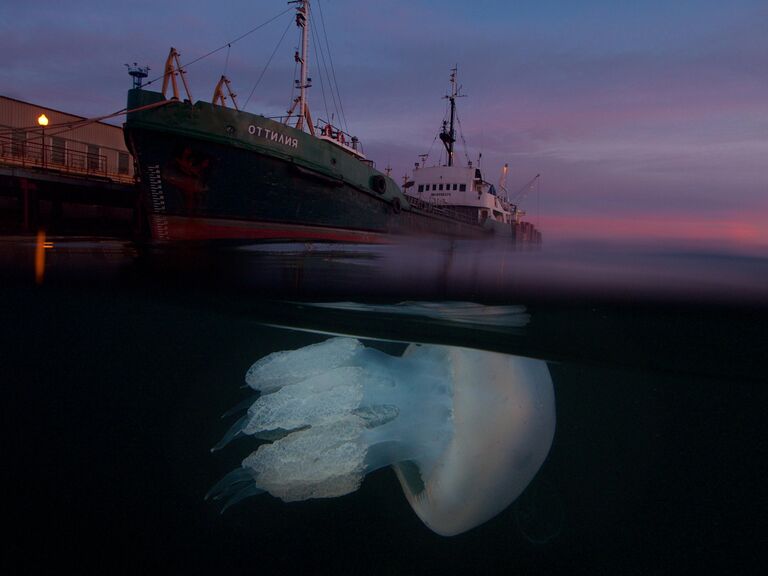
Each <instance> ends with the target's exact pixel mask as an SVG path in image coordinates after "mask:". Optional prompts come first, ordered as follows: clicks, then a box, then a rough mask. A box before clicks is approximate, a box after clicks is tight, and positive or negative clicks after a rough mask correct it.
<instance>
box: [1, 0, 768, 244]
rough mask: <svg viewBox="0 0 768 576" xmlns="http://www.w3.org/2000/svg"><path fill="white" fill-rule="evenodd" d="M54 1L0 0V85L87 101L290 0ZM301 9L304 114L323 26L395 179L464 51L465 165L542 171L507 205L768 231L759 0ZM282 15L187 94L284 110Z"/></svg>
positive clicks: (580, 217) (351, 102) (697, 229)
mask: <svg viewBox="0 0 768 576" xmlns="http://www.w3.org/2000/svg"><path fill="white" fill-rule="evenodd" d="M61 6H62V4H61V3H59V2H55V1H51V0H36V1H35V2H29V1H19V0H4V1H3V2H2V3H1V4H0V54H3V59H2V63H1V64H0V94H3V95H6V96H10V97H14V98H18V99H21V100H25V101H29V102H34V103H37V104H41V105H45V106H50V107H52V108H57V109H60V110H64V111H67V112H73V113H76V114H80V115H83V116H87V117H92V116H99V115H103V114H107V113H110V112H113V111H116V110H119V109H121V108H123V107H124V105H125V104H124V102H125V93H126V90H127V89H128V88H129V87H130V78H129V76H128V75H127V70H126V68H125V66H124V64H126V63H133V62H138V63H139V64H144V65H149V66H150V67H151V71H150V78H153V77H155V76H157V74H158V73H159V72H161V71H162V68H163V64H164V61H165V58H166V56H167V54H168V50H169V47H170V46H174V47H176V48H177V49H178V50H179V52H180V53H181V60H182V63H186V62H191V61H192V60H194V59H196V58H198V57H199V56H202V55H204V54H207V53H208V52H210V51H212V50H214V49H216V48H219V47H222V46H226V44H227V43H228V42H230V41H232V40H233V39H235V38H237V37H239V36H241V35H242V34H244V33H245V32H248V31H250V30H252V29H254V28H256V27H257V26H259V25H260V24H262V23H264V22H266V21H268V20H270V19H271V18H273V17H275V16H277V15H278V14H280V13H281V12H283V11H285V10H286V9H288V8H289V6H288V5H287V3H286V2H284V1H283V0H261V1H258V2H254V1H253V0H251V1H245V0H236V1H226V0H221V1H219V2H210V1H202V0H188V1H186V2H168V1H163V0H154V1H151V2H150V1H146V0H133V1H131V2H125V3H121V4H119V5H118V4H117V3H111V2H103V1H101V2H95V1H85V0H72V1H70V2H68V3H66V10H63V9H62V7H61ZM312 6H313V22H315V24H317V23H322V21H324V22H325V31H326V35H323V30H322V27H321V26H317V25H315V26H314V27H313V30H314V31H315V32H316V37H315V39H314V42H313V44H312V45H310V52H311V54H312V55H311V57H310V58H311V64H312V66H313V70H312V72H311V73H310V75H311V76H312V77H313V87H312V89H311V91H310V96H309V101H310V105H311V107H312V110H313V112H314V116H315V117H322V118H327V116H328V115H330V114H332V113H333V114H334V115H335V116H336V117H338V113H336V112H334V106H333V100H332V99H331V96H330V88H329V85H328V77H330V76H333V74H325V73H324V69H323V68H324V67H323V65H322V61H318V59H316V56H317V54H318V51H317V49H316V48H317V44H316V43H320V45H321V46H322V45H324V44H325V42H326V41H327V45H328V46H329V47H330V54H331V57H332V60H333V71H334V72H335V78H336V84H337V85H338V88H339V93H340V97H341V103H342V105H341V108H342V109H343V112H344V118H345V119H346V126H347V127H348V129H349V131H350V132H351V133H352V134H355V135H357V136H358V137H359V138H360V140H361V141H362V143H363V146H364V148H365V152H366V154H367V155H368V156H369V157H370V158H371V159H373V160H375V161H376V163H377V166H378V167H379V168H380V169H383V168H385V167H386V166H390V167H391V168H392V176H393V177H394V178H395V179H396V180H397V181H398V182H399V181H401V179H402V178H401V177H402V176H403V175H404V174H406V173H407V172H409V171H410V170H411V169H412V167H413V165H414V163H415V162H416V161H418V155H419V154H424V153H427V152H429V153H430V157H429V160H428V161H427V164H432V163H438V162H440V142H439V140H438V141H435V136H436V134H437V132H438V131H439V129H440V125H441V122H442V120H443V118H444V116H445V112H446V100H445V99H443V96H444V95H445V94H446V93H447V91H448V89H449V84H448V78H449V73H450V69H451V68H452V67H453V66H457V67H458V71H459V82H460V84H461V85H462V86H463V88H462V92H463V93H464V94H466V96H467V97H466V98H462V99H459V100H458V106H459V118H460V121H461V128H462V134H463V139H460V140H459V143H458V148H457V157H458V159H459V160H460V161H461V162H465V161H466V160H467V158H469V159H471V160H472V161H473V162H475V163H477V161H478V158H479V155H480V154H482V159H481V161H480V162H481V167H482V169H483V172H484V176H485V178H486V179H487V180H488V181H491V182H494V183H497V182H498V179H499V176H500V174H501V167H502V166H503V164H504V163H505V162H507V163H509V166H510V173H509V177H508V180H507V187H508V189H509V190H510V191H511V192H512V193H515V192H517V191H518V190H520V189H521V187H523V186H524V184H525V183H526V182H528V181H529V180H530V179H531V178H532V177H533V176H535V175H536V174H541V178H540V180H539V185H538V187H537V188H534V189H533V191H532V192H531V193H529V194H527V195H526V196H525V197H524V198H520V203H521V206H522V207H523V208H524V209H526V210H527V212H528V217H529V219H531V220H532V221H534V222H535V223H537V224H539V226H540V227H541V228H542V230H543V231H544V234H545V237H558V236H573V235H576V236H579V235H581V236H591V235H600V234H603V235H606V236H608V237H622V236H636V235H643V234H651V235H654V236H655V237H661V238H663V237H669V238H676V239H680V238H682V239H698V238H704V239H707V238H718V237H719V238H720V239H724V240H727V241H728V242H732V243H736V244H756V245H761V246H765V247H768V170H766V167H768V33H766V31H767V30H768V2H766V0H732V1H730V2H727V3H726V2H722V1H720V0H718V1H712V0H696V1H693V0H675V1H673V2H672V1H669V0H664V1H658V0H644V1H643V2H638V1H625V0H610V1H608V0H581V1H580V0H569V1H565V0H559V1H555V0H530V1H529V0H521V1H514V0H506V1H502V0H474V1H472V2H467V1H463V2H459V1H458V0H440V1H438V0H390V1H379V2H374V1H365V0H315V1H314V2H313V3H312ZM321 9H322V21H321V20H320V18H319V15H320V10H321ZM292 18H293V16H292V11H291V10H289V11H287V12H285V13H284V14H283V15H282V16H280V17H279V18H277V19H275V20H274V21H273V22H271V23H270V24H267V25H265V26H264V27H262V28H259V29H258V30H256V31H255V32H253V33H251V34H250V35H248V36H246V37H245V38H243V39H241V40H239V41H237V42H235V43H232V44H231V45H230V47H229V48H224V49H222V50H220V51H218V52H216V53H215V54H213V55H211V56H209V57H208V58H205V59H203V60H201V61H199V62H196V63H194V64H192V65H190V67H189V73H188V79H189V81H190V86H191V92H192V95H193V97H194V99H204V100H210V99H211V96H212V93H213V89H214V86H215V84H216V82H217V81H218V78H219V76H220V75H221V74H222V73H225V72H226V74H227V76H228V77H229V78H230V79H231V81H232V85H233V87H234V89H235V91H236V92H237V93H238V99H239V102H240V104H241V105H242V104H244V102H245V100H246V99H247V98H248V95H249V93H250V92H251V90H252V89H253V88H254V84H255V83H256V81H257V79H258V78H259V76H262V79H261V81H260V82H259V84H258V86H256V88H255V90H254V92H253V96H252V97H251V98H250V100H249V101H248V106H247V108H246V109H247V110H248V111H251V112H255V113H264V114H266V115H270V114H280V113H283V112H284V111H285V110H287V108H288V106H289V105H290V99H291V94H292V83H293V78H294V62H293V51H294V50H295V49H296V47H297V46H298V30H297V29H296V27H295V26H293V25H292V24H291V22H292ZM283 34H285V36H283ZM281 37H283V40H282V42H281V43H280V44H279V47H278V48H277V51H276V52H275V53H274V54H275V55H274V58H273V59H272V61H271V63H270V65H269V67H267V68H266V71H265V66H266V64H267V62H268V60H269V58H270V55H271V54H272V53H273V50H275V48H276V46H278V42H279V40H280V38H281ZM325 58H327V56H325ZM327 64H328V61H327V60H326V67H328V66H327ZM158 85H159V82H157V83H155V84H154V85H151V86H150V87H149V89H154V87H155V86H158ZM158 89H159V88H158ZM323 91H325V101H328V102H329V105H328V106H327V107H326V105H325V103H324V98H323ZM326 108H327V109H328V111H327V112H326ZM336 108H338V106H337V107H336ZM463 142H466V146H464V145H463Z"/></svg>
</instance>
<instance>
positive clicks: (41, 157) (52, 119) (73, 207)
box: [0, 96, 139, 233]
mask: <svg viewBox="0 0 768 576" xmlns="http://www.w3.org/2000/svg"><path fill="white" fill-rule="evenodd" d="M138 199H139V191H138V185H137V180H136V177H135V175H134V169H133V158H132V157H131V155H130V153H129V152H128V149H127V148H126V146H125V143H124V141H123V131H122V128H121V127H120V126H113V125H110V124H105V123H103V122H92V121H88V120H87V119H86V118H83V117H80V116H77V115H74V114H69V113H66V112H60V111H58V110H54V109H51V108H47V107H43V106H38V105H35V104H31V103H28V102H23V101H20V100H16V99H13V98H8V97H5V96H0V230H2V229H11V230H13V229H15V230H21V231H26V232H34V231H36V230H37V229H39V228H41V227H43V228H48V229H51V228H54V229H56V228H69V229H71V228H72V227H73V226H74V227H77V225H78V224H85V227H86V228H87V229H88V231H89V232H92V231H93V228H94V226H95V227H96V228H98V230H99V231H101V232H104V233H111V232H113V231H114V232H125V231H126V230H128V231H130V229H131V228H132V227H135V225H136V224H137V222H136V218H137V214H138Z"/></svg>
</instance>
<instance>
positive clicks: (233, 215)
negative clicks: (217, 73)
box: [124, 0, 540, 244]
mask: <svg viewBox="0 0 768 576" xmlns="http://www.w3.org/2000/svg"><path fill="white" fill-rule="evenodd" d="M291 3H292V4H295V5H296V6H295V22H296V25H297V26H298V27H299V29H300V32H301V43H300V50H297V51H296V53H295V55H294V58H295V61H296V63H297V65H298V66H299V68H300V75H299V78H298V79H297V80H296V88H298V94H297V95H296V97H295V98H294V99H293V102H292V105H291V108H290V110H289V111H288V114H287V116H285V117H281V118H271V117H267V116H264V115H259V114H252V113H249V112H245V111H243V110H240V109H238V106H237V102H236V98H235V95H234V94H233V93H232V91H231V88H230V85H229V80H228V79H227V78H226V77H225V76H222V77H221V80H220V81H219V84H218V85H217V87H216V89H215V91H214V97H213V99H212V102H204V101H196V102H194V103H193V101H192V98H191V96H190V94H189V87H188V84H187V82H186V79H185V74H186V72H187V71H186V70H185V68H184V66H182V65H181V63H180V60H179V54H178V52H177V51H176V50H175V49H173V48H171V51H170V54H169V56H168V59H167V61H166V65H165V72H164V76H163V88H162V91H160V92H154V91H150V90H147V89H146V87H144V86H142V85H141V83H140V82H138V83H134V88H132V89H131V90H130V91H129V93H128V106H127V109H128V113H127V117H126V122H125V124H124V133H125V138H126V143H127V145H128V147H129V149H130V150H131V152H132V153H133V156H134V158H135V160H136V165H137V167H138V171H139V174H140V181H141V188H142V206H143V209H144V210H145V216H146V221H147V224H148V226H147V228H148V229H149V232H150V233H151V236H152V238H153V239H155V240H160V241H164V240H174V241H175V240H246V241H249V240H279V241H283V240H291V241H293V240H295V241H329V242H355V243H387V242H392V241H394V240H395V239H396V238H398V237H403V236H435V235H437V236H450V237H457V238H482V237H488V236H494V235H500V234H501V235H503V236H508V237H510V238H511V239H512V240H513V241H515V242H519V243H526V244H536V243H538V242H539V241H540V235H539V234H538V231H536V230H535V229H534V228H533V227H532V226H531V225H530V224H527V223H525V222H522V221H521V220H520V219H519V218H518V217H516V215H515V211H514V210H513V209H512V206H511V205H509V204H503V203H501V202H500V199H499V197H498V196H497V195H496V194H495V191H494V190H493V189H492V187H489V185H488V184H487V183H485V182H484V181H483V180H482V176H481V175H480V172H479V170H477V169H474V168H471V167H469V168H464V167H459V166H454V165H453V142H454V141H455V134H454V126H453V116H452V119H451V124H450V130H448V131H447V136H445V135H443V136H441V138H442V139H443V140H444V142H446V144H447V145H448V146H449V148H450V152H449V154H448V165H446V166H444V167H430V168H427V167H419V168H417V169H416V170H415V171H414V174H413V178H412V179H410V180H407V181H406V182H404V184H403V187H402V188H401V187H400V186H398V184H397V183H396V182H395V181H394V180H393V179H392V178H391V177H390V176H389V175H388V173H382V172H381V171H379V170H377V169H376V166H375V163H374V162H373V161H371V160H370V159H368V158H367V157H366V156H365V154H364V153H363V151H362V147H361V145H360V142H359V140H358V139H357V138H355V137H352V136H350V134H349V133H348V132H346V131H344V130H342V129H341V128H340V127H338V126H336V125H334V124H332V123H331V122H330V121H325V120H321V119H318V120H317V122H313V117H312V114H311V112H310V108H309V105H308V99H307V90H308V88H309V87H310V86H311V79H310V77H309V66H308V48H309V26H310V16H311V12H310V0H297V1H294V2H291ZM139 75H140V74H138V73H137V74H136V75H135V76H134V80H136V76H139ZM452 82H453V85H454V86H455V71H454V74H453V76H452ZM179 84H181V87H182V88H183V89H184V91H185V94H182V93H181V91H180V86H179ZM167 93H168V95H167ZM227 94H228V95H229V100H230V101H231V102H232V107H229V106H227V105H226V99H227V98H226V96H227ZM184 95H186V98H184V97H183V96H184ZM456 96H457V94H454V93H453V91H452V95H451V106H452V110H453V109H455V98H456ZM445 131H446V129H445V127H444V132H445ZM451 139H453V140H452V141H451ZM387 172H388V171H387ZM438 172H439V174H438ZM454 176H455V177H454ZM427 180H429V182H427ZM427 185H429V186H430V187H432V186H434V190H432V189H430V192H429V194H425V187H426V186H427ZM444 185H449V186H450V192H451V195H450V196H449V197H446V196H437V193H438V192H441V191H442V192H444V191H445V190H446V189H445V188H443V186H444ZM438 188H439V189H438ZM491 205H494V206H497V207H500V208H501V209H500V210H494V209H492V208H490V207H491Z"/></svg>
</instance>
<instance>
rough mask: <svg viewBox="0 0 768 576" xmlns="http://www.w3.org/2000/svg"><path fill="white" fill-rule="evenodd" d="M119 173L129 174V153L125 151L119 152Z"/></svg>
mask: <svg viewBox="0 0 768 576" xmlns="http://www.w3.org/2000/svg"><path fill="white" fill-rule="evenodd" d="M117 173H118V174H128V154H126V153H125V152H118V153H117Z"/></svg>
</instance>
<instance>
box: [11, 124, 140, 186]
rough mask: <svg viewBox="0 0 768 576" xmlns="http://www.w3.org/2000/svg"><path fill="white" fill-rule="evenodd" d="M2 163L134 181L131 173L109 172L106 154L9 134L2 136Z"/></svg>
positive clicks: (125, 181)
mask: <svg viewBox="0 0 768 576" xmlns="http://www.w3.org/2000/svg"><path fill="white" fill-rule="evenodd" d="M0 164H5V165H9V166H16V167H21V168H35V169H43V170H48V171H51V172H58V173H65V174H69V175H77V176H98V177H103V178H108V179H110V180H113V181H116V182H123V183H126V184H133V183H134V182H135V179H134V177H133V176H132V175H131V174H126V173H122V172H113V171H110V170H109V163H108V161H107V156H106V155H104V154H92V153H91V154H89V153H88V152H81V151H79V150H72V149H70V148H67V147H66V145H65V146H64V147H62V146H61V145H56V146H54V145H51V144H43V143H41V142H36V141H35V140H32V139H28V138H27V139H16V138H13V137H12V136H6V135H0Z"/></svg>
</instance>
